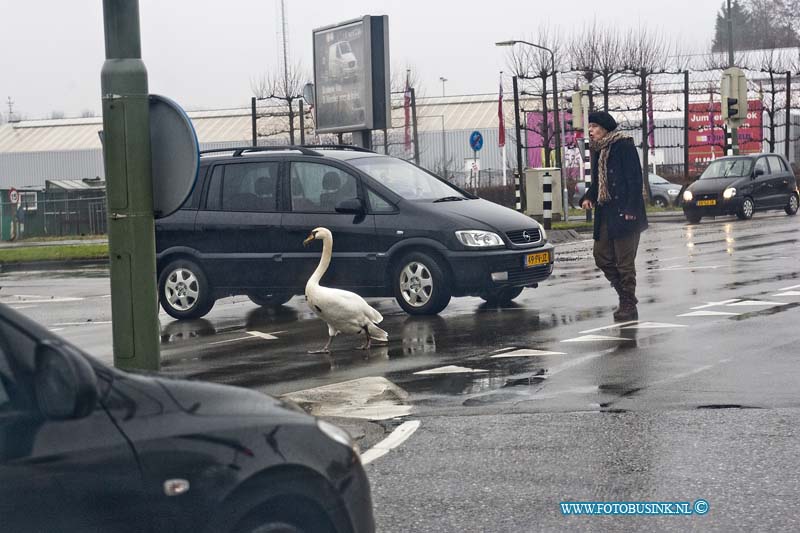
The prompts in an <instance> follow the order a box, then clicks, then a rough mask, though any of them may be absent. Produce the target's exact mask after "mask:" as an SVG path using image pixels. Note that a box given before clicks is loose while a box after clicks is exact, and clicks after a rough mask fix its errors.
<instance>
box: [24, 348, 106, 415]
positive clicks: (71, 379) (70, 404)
mask: <svg viewBox="0 0 800 533" xmlns="http://www.w3.org/2000/svg"><path fill="white" fill-rule="evenodd" d="M33 385H34V393H35V395H36V401H37V403H38V404H39V411H40V412H41V413H42V415H44V417H45V418H47V419H49V420H70V419H77V418H83V417H86V416H88V415H89V414H91V413H92V412H93V411H94V409H95V406H96V405H97V401H98V392H97V375H96V374H95V372H94V369H93V368H92V365H91V364H89V362H88V361H87V360H86V359H85V358H83V357H82V356H81V355H80V354H78V353H75V352H74V351H72V350H71V349H69V348H68V347H65V346H63V345H61V344H59V343H55V342H49V341H45V342H42V343H41V344H39V346H38V347H37V348H36V370H35V371H34V379H33Z"/></svg>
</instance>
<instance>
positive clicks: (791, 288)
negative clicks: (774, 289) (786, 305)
mask: <svg viewBox="0 0 800 533" xmlns="http://www.w3.org/2000/svg"><path fill="white" fill-rule="evenodd" d="M795 289H800V285H792V286H791V287H786V288H785V289H781V290H782V291H793V290H795Z"/></svg>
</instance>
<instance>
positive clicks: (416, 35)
mask: <svg viewBox="0 0 800 533" xmlns="http://www.w3.org/2000/svg"><path fill="white" fill-rule="evenodd" d="M720 5H721V2H720V0H669V1H665V0H655V1H653V0H650V1H648V0H606V1H604V2H600V1H587V0H571V1H569V2H557V1H544V0H527V1H525V2H518V1H508V0H492V1H488V0H482V1H478V0H461V1H459V2H453V1H438V2H437V1H435V0H425V1H423V0H404V1H399V0H395V1H390V0H338V1H329V0H328V1H315V0H307V1H305V2H300V1H297V0H286V6H287V13H288V27H289V32H288V33H289V42H290V45H289V53H290V57H291V58H292V59H293V61H299V62H302V63H303V65H304V66H305V67H306V69H307V70H308V72H309V73H310V71H311V64H312V58H311V30H312V29H314V28H317V27H320V26H325V25H329V24H332V23H335V22H340V21H344V20H348V19H352V18H357V17H360V16H362V15H367V14H370V15H388V16H389V33H390V42H391V51H390V56H391V61H392V70H393V71H402V70H404V68H405V66H406V65H412V66H413V67H414V68H415V69H416V70H417V71H418V76H419V80H420V83H421V85H422V86H423V88H424V90H425V92H426V93H427V94H429V95H439V94H441V89H442V86H441V83H440V82H439V77H440V76H444V77H446V78H447V79H448V80H449V81H448V82H447V84H446V91H447V94H473V93H486V92H494V91H496V88H497V73H498V71H499V70H501V69H503V68H504V67H505V64H506V59H505V54H506V51H505V50H504V49H499V48H496V47H495V46H494V44H493V43H494V42H495V41H498V40H507V39H513V38H525V37H529V36H531V35H532V34H533V32H534V31H535V29H536V28H537V26H539V25H540V24H550V25H552V26H553V27H555V28H558V31H560V32H562V33H564V34H565V35H566V34H569V33H572V32H575V31H579V30H580V28H581V27H582V26H583V25H584V24H586V23H591V22H592V20H595V19H596V20H597V21H598V22H600V23H609V24H617V25H619V26H620V27H621V28H629V27H636V26H638V25H644V26H647V27H649V28H653V29H654V30H655V29H660V30H662V31H663V32H664V33H666V34H668V35H669V36H670V37H673V38H675V39H680V40H681V41H682V42H683V43H685V46H686V48H687V49H689V50H692V51H697V52H702V51H705V50H707V48H708V47H709V46H710V42H711V39H712V37H713V28H714V20H715V15H716V13H717V11H718V10H719V8H720ZM139 6H140V18H141V30H142V56H143V60H144V62H145V65H146V66H147V70H148V74H149V82H150V92H151V93H158V94H163V95H165V96H169V97H170V98H172V99H174V100H176V101H177V102H178V103H180V104H181V105H183V106H184V107H185V108H187V109H220V108H230V107H245V106H248V105H249V99H250V96H251V89H250V86H251V79H253V78H257V77H259V76H261V75H262V74H264V73H265V72H267V71H269V70H271V69H275V68H276V66H277V65H278V64H279V63H278V58H279V42H280V40H279V37H278V30H279V28H280V16H279V13H280V10H279V6H280V1H279V0H259V1H256V0H224V1H220V0H213V1H212V0H139ZM0 8H1V9H0V13H2V20H3V23H2V28H1V29H0V101H1V103H2V106H0V112H2V113H3V114H4V115H5V114H6V113H7V112H8V107H7V105H6V99H7V97H9V96H10V97H11V98H12V100H13V101H14V102H15V105H14V110H15V112H16V113H20V114H22V115H23V116H25V117H26V118H46V117H47V116H49V115H50V113H51V112H53V111H60V112H63V113H66V115H67V116H77V115H79V114H80V113H81V112H82V111H84V110H92V111H94V112H96V113H98V114H99V113H100V111H101V109H100V69H101V67H102V65H103V61H104V59H105V52H104V37H103V10H102V1H101V0H69V1H64V0H28V1H25V0H0Z"/></svg>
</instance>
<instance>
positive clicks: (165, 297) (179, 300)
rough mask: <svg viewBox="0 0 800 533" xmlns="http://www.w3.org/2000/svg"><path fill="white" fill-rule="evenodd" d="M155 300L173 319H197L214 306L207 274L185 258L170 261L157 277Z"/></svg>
mask: <svg viewBox="0 0 800 533" xmlns="http://www.w3.org/2000/svg"><path fill="white" fill-rule="evenodd" d="M158 301H159V302H160V303H161V307H162V308H163V309H164V311H166V312H167V314H168V315H170V316H171V317H173V318H178V319H183V318H200V317H202V316H205V315H206V314H208V312H209V311H211V308H212V307H214V301H215V300H214V297H213V296H212V294H211V286H210V285H209V284H208V280H207V279H206V275H205V273H204V272H203V269H201V268H200V267H199V266H198V265H197V264H195V263H194V262H192V261H189V260H188V259H178V260H176V261H173V262H171V263H170V264H168V265H167V266H166V268H164V269H163V270H162V271H161V275H160V276H159V278H158Z"/></svg>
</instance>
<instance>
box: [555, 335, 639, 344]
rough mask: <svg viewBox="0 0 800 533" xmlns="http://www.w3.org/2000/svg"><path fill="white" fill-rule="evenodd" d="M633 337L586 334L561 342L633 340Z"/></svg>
mask: <svg viewBox="0 0 800 533" xmlns="http://www.w3.org/2000/svg"><path fill="white" fill-rule="evenodd" d="M632 340H633V339H626V338H624V337H607V336H605V335H584V336H583V337H575V338H574V339H567V340H565V341H561V342H602V341H632Z"/></svg>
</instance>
